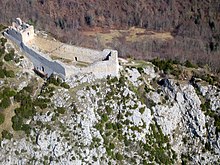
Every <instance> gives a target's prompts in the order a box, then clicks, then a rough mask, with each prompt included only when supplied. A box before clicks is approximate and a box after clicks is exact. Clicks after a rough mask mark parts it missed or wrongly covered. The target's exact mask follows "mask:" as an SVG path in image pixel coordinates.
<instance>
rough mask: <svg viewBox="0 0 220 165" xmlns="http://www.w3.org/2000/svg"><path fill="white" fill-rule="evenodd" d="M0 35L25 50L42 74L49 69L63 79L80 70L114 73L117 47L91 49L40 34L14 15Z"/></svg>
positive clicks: (116, 67)
mask: <svg viewBox="0 0 220 165" xmlns="http://www.w3.org/2000/svg"><path fill="white" fill-rule="evenodd" d="M4 35H5V37H7V38H9V39H10V40H12V41H14V42H15V43H16V44H17V45H18V46H19V48H21V49H22V51H24V52H25V54H26V55H27V57H28V58H29V59H30V60H31V61H32V63H33V65H34V68H33V69H34V70H35V71H37V72H39V73H41V74H42V75H45V76H46V77H49V76H50V75H51V74H52V73H54V74H57V75H59V76H61V77H62V78H64V79H65V78H67V77H69V76H71V75H77V74H80V73H92V74H94V75H95V77H96V78H103V77H106V76H107V75H111V76H118V73H119V63H118V52H117V50H111V49H104V50H103V51H99V50H93V49H88V48H82V47H77V46H73V45H68V44H65V43H61V42H59V41H56V40H55V39H53V40H52V39H48V38H45V37H41V36H38V35H36V34H35V33H34V27H33V26H31V25H28V24H27V23H25V22H22V20H21V19H20V18H16V20H15V21H14V22H13V23H12V26H10V27H9V28H7V29H6V31H5V32H4Z"/></svg>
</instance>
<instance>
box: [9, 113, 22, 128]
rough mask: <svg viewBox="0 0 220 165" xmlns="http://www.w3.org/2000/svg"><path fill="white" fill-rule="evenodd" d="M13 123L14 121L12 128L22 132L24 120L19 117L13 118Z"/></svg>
mask: <svg viewBox="0 0 220 165" xmlns="http://www.w3.org/2000/svg"><path fill="white" fill-rule="evenodd" d="M11 121H12V128H13V129H14V130H15V131H19V130H22V124H23V120H22V118H21V117H19V116H18V115H15V116H13V117H12V119H11Z"/></svg>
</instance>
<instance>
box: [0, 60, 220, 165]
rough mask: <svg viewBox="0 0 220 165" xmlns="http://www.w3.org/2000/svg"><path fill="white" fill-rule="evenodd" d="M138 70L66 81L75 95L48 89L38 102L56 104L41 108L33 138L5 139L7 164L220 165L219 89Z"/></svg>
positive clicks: (2, 155)
mask: <svg viewBox="0 0 220 165" xmlns="http://www.w3.org/2000/svg"><path fill="white" fill-rule="evenodd" d="M136 65H137V64H136ZM136 65H134V66H131V67H130V66H129V65H127V67H125V66H123V67H122V68H121V76H120V78H119V79H118V78H110V77H108V78H107V79H102V80H97V79H94V78H93V77H92V76H91V75H79V76H75V77H72V78H70V79H68V80H66V82H67V83H68V84H69V85H70V89H64V88H62V87H60V86H55V85H54V84H49V85H47V86H46V85H44V87H42V90H41V93H39V95H38V96H37V98H38V99H39V98H40V99H44V98H47V99H48V98H49V100H50V101H49V102H48V101H47V102H46V101H45V102H46V104H47V106H46V107H45V106H44V107H40V106H38V104H36V103H35V108H36V109H37V112H36V114H34V115H33V117H32V118H30V119H29V120H28V121H27V122H26V123H28V124H29V126H30V127H31V131H30V133H29V134H27V135H23V136H21V135H20V136H18V137H17V136H14V138H12V139H10V140H8V139H3V140H2V141H1V150H0V162H1V163H2V164H54V165H55V164H57V165H58V164H65V165H67V164H69V165H71V164H79V165H80V164H97V165H98V164H100V165H101V164H110V163H111V164H146V163H155V164H181V163H187V162H188V163H189V164H209V163H210V164H219V163H220V162H219V160H220V139H219V131H218V129H217V127H218V125H217V124H216V123H217V118H216V117H215V115H218V114H219V109H220V102H219V97H220V92H219V91H220V90H219V88H217V87H215V86H211V85H204V84H203V83H202V82H198V83H197V85H196V87H195V85H192V84H190V83H189V82H187V81H184V82H181V83H180V82H178V80H176V79H171V78H166V79H163V80H162V81H161V79H162V78H161V77H160V74H159V73H157V72H155V70H154V67H155V66H153V65H152V64H151V63H145V65H144V66H143V68H142V69H140V68H139V67H135V66H136ZM128 66H129V67H128ZM30 76H34V75H32V74H30ZM25 85H26V84H25V83H22V84H21V85H20V86H19V90H21V88H22V87H24V86H25ZM52 88H54V90H53V91H52V92H49V91H50V90H51V89H52ZM44 91H47V92H48V93H47V92H44ZM204 100H206V102H209V108H210V109H205V108H204ZM205 105H206V104H205ZM209 110H210V111H211V112H212V111H213V113H214V114H215V115H214V117H213V114H212V115H210V114H211V113H210V112H209ZM208 112H209V114H208ZM16 133H17V132H15V133H14V134H15V135H16Z"/></svg>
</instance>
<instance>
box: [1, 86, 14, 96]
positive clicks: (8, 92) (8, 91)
mask: <svg viewBox="0 0 220 165" xmlns="http://www.w3.org/2000/svg"><path fill="white" fill-rule="evenodd" d="M2 93H3V96H5V97H12V96H15V95H16V92H15V91H14V90H11V89H10V88H9V87H6V88H5V89H4V90H3V92H2Z"/></svg>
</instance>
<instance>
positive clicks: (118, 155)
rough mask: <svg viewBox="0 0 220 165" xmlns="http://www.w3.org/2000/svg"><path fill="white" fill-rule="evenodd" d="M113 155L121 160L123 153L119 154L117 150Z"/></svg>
mask: <svg viewBox="0 0 220 165" xmlns="http://www.w3.org/2000/svg"><path fill="white" fill-rule="evenodd" d="M115 157H116V159H117V160H120V161H121V160H123V155H121V154H120V153H118V152H117V153H116V155H115Z"/></svg>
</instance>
